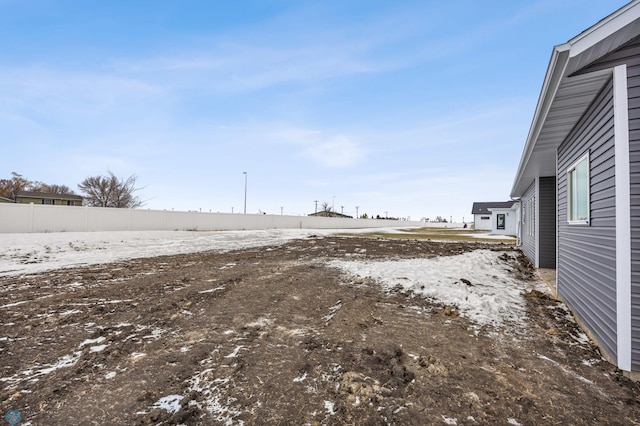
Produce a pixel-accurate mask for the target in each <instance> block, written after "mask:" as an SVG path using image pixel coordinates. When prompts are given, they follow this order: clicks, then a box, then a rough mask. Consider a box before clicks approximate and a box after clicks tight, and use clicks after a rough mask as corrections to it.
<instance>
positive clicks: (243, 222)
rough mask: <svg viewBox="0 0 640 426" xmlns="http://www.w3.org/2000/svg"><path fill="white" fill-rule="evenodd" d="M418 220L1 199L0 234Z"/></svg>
mask: <svg viewBox="0 0 640 426" xmlns="http://www.w3.org/2000/svg"><path fill="white" fill-rule="evenodd" d="M424 225H425V224H423V223H421V222H408V221H399V220H376V219H350V218H337V217H315V216H278V215H260V214H230V213H201V212H177V211H167V210H142V209H116V208H102V207H73V206H50V205H41V204H12V203H0V233H15V232H93V231H173V230H179V231H185V230H198V231H223V230H242V229H293V228H298V229H303V228H304V229H334V228H335V229H343V228H345V229H349V228H351V229H355V228H383V227H393V228H397V227H412V226H413V227H415V226H424Z"/></svg>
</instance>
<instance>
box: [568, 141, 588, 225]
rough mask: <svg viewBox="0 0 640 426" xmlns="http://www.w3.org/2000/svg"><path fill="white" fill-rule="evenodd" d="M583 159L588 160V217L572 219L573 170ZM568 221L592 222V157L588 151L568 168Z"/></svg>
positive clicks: (583, 223) (577, 223)
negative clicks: (571, 176)
mask: <svg viewBox="0 0 640 426" xmlns="http://www.w3.org/2000/svg"><path fill="white" fill-rule="evenodd" d="M583 161H586V162H587V218H586V219H572V218H571V213H572V211H571V206H572V202H571V198H572V195H573V188H572V185H571V178H570V175H571V172H573V171H575V169H576V167H578V165H579V164H580V163H582V162H583ZM566 177H567V222H568V223H569V225H589V223H590V222H591V159H590V158H589V153H588V152H587V153H586V154H584V155H583V156H582V157H580V158H579V159H578V160H577V161H576V162H575V163H573V164H572V165H571V166H569V167H568V168H567V175H566Z"/></svg>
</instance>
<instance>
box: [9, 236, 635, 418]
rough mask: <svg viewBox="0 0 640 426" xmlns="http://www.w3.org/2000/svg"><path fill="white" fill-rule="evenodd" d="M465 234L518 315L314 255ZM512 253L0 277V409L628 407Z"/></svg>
mask: <svg viewBox="0 0 640 426" xmlns="http://www.w3.org/2000/svg"><path fill="white" fill-rule="evenodd" d="M479 248H484V249H487V248H489V249H491V250H494V251H498V252H501V253H500V262H503V263H504V267H505V268H509V269H511V270H513V273H514V274H517V275H518V276H519V277H521V279H522V280H523V294H525V293H526V294H527V296H526V300H527V309H528V319H527V325H526V327H525V328H524V330H523V329H517V330H516V329H511V328H509V327H508V326H505V327H504V328H502V329H496V328H492V327H487V326H483V327H478V325H477V324H473V323H471V322H470V321H469V320H467V319H465V318H464V317H463V316H460V315H457V312H456V309H455V306H454V307H451V306H444V305H442V304H439V303H437V302H435V301H432V300H427V299H424V298H421V297H417V296H416V295H414V294H410V293H405V292H402V291H400V290H397V291H391V292H384V291H382V290H381V288H380V287H379V286H378V285H377V284H376V283H375V282H373V281H372V280H370V279H356V278H353V277H349V276H347V275H345V274H343V273H341V271H339V270H337V269H334V268H330V267H328V266H327V265H326V263H327V261H328V260H331V259H342V258H345V257H349V258H350V259H353V257H354V256H359V257H360V258H363V259H367V258H376V259H380V258H397V257H403V258H408V257H411V258H415V257H418V258H419V257H433V256H451V255H456V254H461V253H464V252H466V251H470V250H475V249H479ZM363 249H364V250H363ZM518 253H519V252H517V251H515V250H514V249H512V248H510V247H509V246H505V245H496V244H479V243H437V242H431V241H398V240H382V239H366V238H351V237H349V238H341V237H325V238H320V237H312V238H308V239H304V240H295V241H292V242H289V243H287V244H285V245H282V246H277V247H262V248H257V249H246V250H240V251H234V252H227V253H213V252H211V253H199V254H190V255H179V256H165V257H158V258H150V259H137V260H131V261H127V262H122V263H115V264H104V265H98V266H92V267H86V268H77V269H65V270H56V271H52V272H48V273H45V274H38V275H28V276H20V277H0V377H1V379H0V380H1V381H0V401H1V402H0V414H1V415H2V418H4V416H5V413H8V412H9V411H10V410H17V411H19V413H20V416H21V421H20V423H18V424H31V425H90V424H97V425H144V424H153V425H158V424H184V425H198V424H205V425H207V424H242V423H244V424H282V425H289V424H300V425H303V424H308V425H320V424H327V425H345V424H353V425H377V424H380V425H383V424H396V425H400V424H407V425H426V424H458V425H467V424H468V425H473V424H513V425H518V424H520V425H543V424H549V425H552V424H553V425H557V424H562V425H570V424H576V425H582V424H620V425H629V424H638V423H640V388H639V387H638V385H637V384H635V383H633V382H630V381H629V380H627V379H625V378H624V377H622V376H621V374H620V372H619V371H617V370H616V368H615V367H613V366H612V365H611V364H609V363H607V362H606V361H604V360H603V359H602V357H601V356H600V354H599V353H598V351H597V349H596V348H595V347H594V346H593V345H592V344H591V343H589V342H588V341H585V340H583V339H580V338H579V336H580V335H581V333H580V331H579V330H578V329H577V326H576V325H575V323H574V322H573V321H572V319H571V316H570V314H569V312H568V311H567V310H566V308H565V307H564V305H562V304H560V303H558V302H556V301H554V300H552V299H550V298H549V297H548V296H547V295H546V294H545V293H540V292H536V291H534V292H527V290H526V289H527V288H529V287H528V284H527V282H526V280H528V279H531V269H530V268H529V267H528V266H527V265H526V264H525V263H522V262H519V261H518V260H517V259H518ZM534 278H535V276H534ZM523 297H524V296H523Z"/></svg>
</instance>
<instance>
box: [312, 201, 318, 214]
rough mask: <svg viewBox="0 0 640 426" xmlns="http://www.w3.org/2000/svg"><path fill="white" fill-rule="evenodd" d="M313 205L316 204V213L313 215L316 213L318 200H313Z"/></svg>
mask: <svg viewBox="0 0 640 426" xmlns="http://www.w3.org/2000/svg"><path fill="white" fill-rule="evenodd" d="M313 202H314V203H316V211H315V212H314V213H318V200H313Z"/></svg>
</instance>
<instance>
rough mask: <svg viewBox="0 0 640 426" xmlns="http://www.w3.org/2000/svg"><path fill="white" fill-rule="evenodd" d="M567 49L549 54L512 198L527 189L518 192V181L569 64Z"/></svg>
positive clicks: (563, 45) (560, 47) (568, 47)
mask: <svg viewBox="0 0 640 426" xmlns="http://www.w3.org/2000/svg"><path fill="white" fill-rule="evenodd" d="M569 49H570V46H569V44H568V43H565V44H561V45H559V46H555V47H554V48H553V51H552V53H551V59H549V66H548V68H547V73H546V75H545V77H544V82H543V83H542V89H541V91H540V97H539V98H538V103H537V105H536V110H535V113H534V115H533V120H532V121H531V127H530V128H529V133H528V134H527V141H526V142H525V145H524V149H523V151H522V157H521V158H520V164H518V169H517V171H516V177H515V179H514V182H513V186H512V187H511V197H512V198H514V197H521V196H522V195H524V193H525V192H526V190H527V188H528V185H527V188H524V190H522V191H518V187H519V186H520V181H521V180H522V178H523V174H524V171H525V169H526V167H527V164H528V163H529V160H530V159H531V154H532V153H533V149H534V147H535V144H536V141H537V139H538V136H539V135H540V131H541V130H542V126H543V125H544V122H545V120H546V118H547V115H548V114H549V110H550V109H551V104H552V103H553V99H554V98H555V96H556V93H557V92H558V88H559V87H560V83H561V82H562V78H563V77H564V74H565V70H566V69H567V64H568V62H569Z"/></svg>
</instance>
